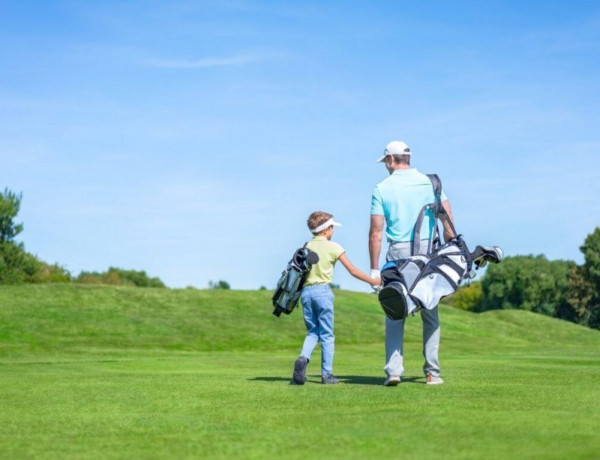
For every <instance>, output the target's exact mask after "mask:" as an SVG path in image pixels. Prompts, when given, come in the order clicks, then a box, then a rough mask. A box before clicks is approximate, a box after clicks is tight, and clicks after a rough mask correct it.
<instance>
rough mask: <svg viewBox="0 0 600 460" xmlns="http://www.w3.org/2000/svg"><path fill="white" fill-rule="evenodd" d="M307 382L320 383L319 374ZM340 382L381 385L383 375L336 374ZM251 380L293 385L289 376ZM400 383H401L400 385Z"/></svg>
mask: <svg viewBox="0 0 600 460" xmlns="http://www.w3.org/2000/svg"><path fill="white" fill-rule="evenodd" d="M307 377H310V379H307V383H321V379H320V376H317V375H313V376H307ZM337 378H338V379H340V382H341V383H348V384H350V385H375V386H383V381H384V380H385V378H384V377H382V376H378V377H373V376H369V375H338V376H337ZM248 380H251V381H255V382H256V381H258V382H289V383H290V384H291V385H295V384H294V382H293V381H292V379H291V377H253V378H251V379H248ZM402 383H425V382H424V381H423V378H422V377H402ZM402 383H401V385H402Z"/></svg>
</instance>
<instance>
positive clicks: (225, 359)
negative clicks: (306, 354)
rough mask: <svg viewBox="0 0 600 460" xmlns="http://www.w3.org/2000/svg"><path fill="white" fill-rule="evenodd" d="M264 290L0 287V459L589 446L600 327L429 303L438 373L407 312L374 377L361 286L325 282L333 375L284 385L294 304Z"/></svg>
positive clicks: (368, 299)
mask: <svg viewBox="0 0 600 460" xmlns="http://www.w3.org/2000/svg"><path fill="white" fill-rule="evenodd" d="M269 294H270V293H269V292H264V291H263V292H260V291H258V292H237V291H233V292H226V291H195V290H160V289H148V290H144V289H136V288H114V287H86V286H72V285H68V286H56V285H54V286H52V285H50V286H23V287H3V288H2V289H0V405H1V407H2V410H1V411H0V427H1V428H0V455H1V456H2V458H34V457H35V458H57V457H63V458H65V457H66V458H131V457H143V458H166V457H173V458H175V457H234V456H235V457H242V458H273V457H285V458H300V457H316V458H331V457H346V458H377V457H383V456H390V457H391V456H408V457H409V458H484V457H486V458H510V457H512V458H599V457H600V436H599V435H598V429H599V427H600V333H599V332H598V331H592V330H589V329H585V328H583V327H579V326H576V325H573V324H569V323H566V322H562V321H558V320H554V319H551V318H547V317H543V316H539V315H534V314H531V313H527V312H521V311H501V312H490V313H486V314H482V315H476V314H471V313H467V312H463V311H459V310H455V309H452V308H449V307H442V309H441V317H442V328H443V329H442V350H441V361H442V366H443V374H444V377H445V379H446V383H445V384H444V385H441V386H433V387H430V386H426V385H424V379H423V376H422V372H421V366H422V357H421V350H420V348H421V346H420V340H421V337H420V326H421V323H420V319H419V318H410V319H409V320H408V325H407V326H408V327H407V332H406V337H407V343H406V349H405V354H406V366H405V367H406V374H405V378H404V381H403V382H402V383H401V384H400V385H399V386H398V387H395V388H385V387H383V386H382V385H381V383H382V381H383V378H384V375H383V371H382V367H383V364H384V362H383V361H384V351H383V313H381V311H380V310H379V307H378V305H377V303H376V299H375V297H374V296H372V295H368V294H360V293H351V292H347V291H340V292H338V293H337V297H336V328H337V331H336V332H337V349H336V361H335V366H334V368H335V369H334V370H335V373H336V374H337V375H338V376H339V377H340V379H341V380H342V382H343V383H342V384H340V385H337V386H323V385H320V384H319V383H318V382H319V380H320V379H319V366H320V362H319V356H318V353H317V354H316V355H315V356H314V360H313V361H312V362H311V364H310V366H309V381H308V382H307V384H306V385H304V386H301V387H300V386H295V385H290V375H291V370H292V364H293V361H294V359H295V358H296V357H297V353H298V350H299V348H300V345H301V342H302V339H303V335H304V330H303V325H302V321H301V314H300V312H299V311H296V312H294V313H293V314H292V315H291V316H289V317H282V318H279V319H277V318H275V317H273V316H272V315H271V314H270V307H269Z"/></svg>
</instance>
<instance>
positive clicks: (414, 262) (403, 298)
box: [378, 256, 428, 320]
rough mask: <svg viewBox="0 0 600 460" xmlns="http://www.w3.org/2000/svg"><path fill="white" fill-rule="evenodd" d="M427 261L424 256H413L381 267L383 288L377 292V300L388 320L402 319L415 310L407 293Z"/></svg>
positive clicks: (415, 306)
mask: <svg viewBox="0 0 600 460" xmlns="http://www.w3.org/2000/svg"><path fill="white" fill-rule="evenodd" d="M427 260H428V257H426V256H413V257H409V258H407V259H401V260H397V261H392V262H388V263H387V264H385V265H384V266H383V268H382V270H381V280H382V282H383V288H382V289H381V291H379V295H378V298H379V303H380V304H381V307H382V308H383V311H384V312H385V314H386V315H387V317H388V318H390V319H395V320H398V319H403V318H406V317H407V316H408V315H410V314H411V313H413V312H414V311H415V310H416V308H417V305H416V304H415V302H414V301H413V300H412V298H411V297H410V295H409V294H408V293H409V290H410V288H411V287H412V285H413V284H414V282H415V280H416V279H417V278H418V276H419V274H420V273H421V271H422V270H423V268H424V267H425V264H426V263H427Z"/></svg>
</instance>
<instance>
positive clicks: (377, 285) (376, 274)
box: [371, 268, 382, 292]
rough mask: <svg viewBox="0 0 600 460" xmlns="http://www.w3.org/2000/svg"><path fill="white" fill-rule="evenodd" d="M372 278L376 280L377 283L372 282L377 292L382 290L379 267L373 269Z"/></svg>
mask: <svg viewBox="0 0 600 460" xmlns="http://www.w3.org/2000/svg"><path fill="white" fill-rule="evenodd" d="M371 278H373V280H374V281H375V284H371V287H372V288H373V290H374V291H375V292H379V291H381V287H382V286H381V272H380V271H379V270H377V269H374V268H372V269H371Z"/></svg>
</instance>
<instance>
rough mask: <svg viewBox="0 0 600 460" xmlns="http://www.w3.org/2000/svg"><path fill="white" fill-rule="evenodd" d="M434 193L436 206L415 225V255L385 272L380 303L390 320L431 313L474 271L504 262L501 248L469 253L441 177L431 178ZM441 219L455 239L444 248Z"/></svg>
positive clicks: (427, 207) (393, 263) (387, 266)
mask: <svg viewBox="0 0 600 460" xmlns="http://www.w3.org/2000/svg"><path fill="white" fill-rule="evenodd" d="M428 177H429V179H430V180H431V183H432V185H433V189H434V195H435V202H434V203H430V204H427V205H425V206H424V207H423V209H421V212H420V213H419V217H418V219H417V222H416V224H415V231H414V240H413V244H412V247H411V253H412V254H416V255H411V256H410V257H407V258H406V259H401V260H395V261H391V262H388V263H386V264H385V265H384V266H383V268H382V270H381V280H382V283H383V288H382V289H381V290H380V291H379V303H380V304H381V307H382V308H383V311H384V312H385V314H386V315H387V316H388V317H389V318H390V319H396V320H397V319H403V318H406V317H407V316H408V315H410V314H416V313H417V311H419V310H420V309H421V308H426V309H428V310H431V309H433V308H435V307H436V306H437V305H438V303H439V302H440V300H441V299H442V298H444V297H446V296H448V295H450V294H452V293H454V292H455V291H456V289H457V288H458V286H459V284H460V283H461V282H462V281H464V280H465V279H467V278H469V277H470V275H471V273H472V267H473V265H475V267H476V268H479V267H483V266H484V265H485V264H486V263H487V262H488V261H489V262H492V263H498V262H500V261H501V260H502V258H503V253H502V249H500V248H499V247H497V246H493V247H483V246H477V248H475V251H473V252H472V253H471V252H469V249H468V247H467V244H466V243H465V241H464V240H463V238H462V236H461V235H457V233H456V230H455V229H454V225H453V224H452V221H451V220H450V218H449V216H448V214H447V213H446V210H445V209H444V208H443V206H442V204H441V192H442V184H441V182H440V180H439V178H438V177H437V175H435V174H432V175H429V176H428ZM428 210H431V211H433V218H434V219H435V222H434V227H433V234H432V235H431V238H430V240H429V246H428V248H427V254H419V252H420V250H419V244H420V230H421V225H422V223H423V220H424V218H425V215H426V213H427V211H428ZM438 219H439V220H441V221H442V222H445V223H446V224H447V225H448V226H449V228H450V229H451V231H452V233H453V235H454V237H453V238H452V239H451V240H450V241H448V242H447V243H446V244H444V245H441V243H440V240H439V230H438Z"/></svg>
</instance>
